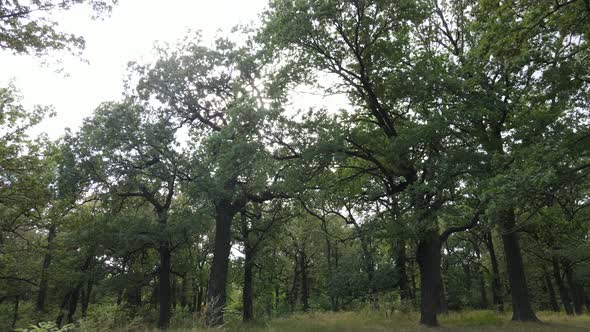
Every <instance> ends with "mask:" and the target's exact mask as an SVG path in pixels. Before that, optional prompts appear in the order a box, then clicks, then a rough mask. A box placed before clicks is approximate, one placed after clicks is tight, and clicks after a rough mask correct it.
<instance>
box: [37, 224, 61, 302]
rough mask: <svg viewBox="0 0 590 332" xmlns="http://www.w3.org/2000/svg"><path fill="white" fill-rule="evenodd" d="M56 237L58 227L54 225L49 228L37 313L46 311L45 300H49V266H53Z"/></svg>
mask: <svg viewBox="0 0 590 332" xmlns="http://www.w3.org/2000/svg"><path fill="white" fill-rule="evenodd" d="M55 235H56V227H55V225H52V226H51V227H50V228H49V233H48V234H47V252H46V253H45V256H44V257H43V266H42V269H41V278H40V280H39V291H38V293H37V301H36V303H35V311H36V312H43V311H45V300H46V299H47V286H48V283H49V266H50V265H51V257H52V255H51V254H52V253H51V251H52V249H53V239H54V238H55Z"/></svg>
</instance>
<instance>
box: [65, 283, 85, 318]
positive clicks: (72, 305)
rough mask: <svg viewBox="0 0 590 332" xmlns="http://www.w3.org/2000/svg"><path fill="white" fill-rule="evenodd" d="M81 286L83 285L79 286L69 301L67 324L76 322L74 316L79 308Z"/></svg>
mask: <svg viewBox="0 0 590 332" xmlns="http://www.w3.org/2000/svg"><path fill="white" fill-rule="evenodd" d="M81 286H82V285H81V284H79V285H78V287H76V288H75V289H74V290H73V291H72V293H71V295H70V299H69V301H68V317H67V320H66V324H71V323H73V322H74V315H75V314H76V309H77V308H78V300H79V298H80V288H81Z"/></svg>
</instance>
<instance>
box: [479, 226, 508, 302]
mask: <svg viewBox="0 0 590 332" xmlns="http://www.w3.org/2000/svg"><path fill="white" fill-rule="evenodd" d="M484 242H485V244H486V247H487V250H488V253H489V255H490V263H491V264H492V301H494V306H495V307H496V310H498V311H499V312H504V296H503V289H502V282H501V280H500V269H499V267H498V258H497V257H496V250H495V249H494V242H493V239H492V233H491V232H487V233H486V234H485V241H484Z"/></svg>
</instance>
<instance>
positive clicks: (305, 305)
mask: <svg viewBox="0 0 590 332" xmlns="http://www.w3.org/2000/svg"><path fill="white" fill-rule="evenodd" d="M299 259H300V261H299V262H300V266H299V267H300V270H301V304H302V309H303V311H308V310H309V277H308V275H307V256H306V255H305V251H303V250H301V253H300V255H299Z"/></svg>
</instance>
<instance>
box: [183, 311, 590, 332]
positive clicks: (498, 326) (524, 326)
mask: <svg viewBox="0 0 590 332" xmlns="http://www.w3.org/2000/svg"><path fill="white" fill-rule="evenodd" d="M538 316H539V319H541V321H542V323H517V322H511V321H510V316H509V315H508V314H506V315H500V314H496V313H495V312H493V311H465V312H454V313H450V314H448V315H441V316H440V318H439V322H440V324H441V327H440V328H437V329H429V328H426V327H422V326H419V325H418V323H417V322H418V314H417V313H408V314H403V313H396V314H393V315H385V314H382V313H375V312H363V311H361V312H338V313H329V312H325V313H324V312H313V313H307V314H297V315H294V316H290V317H288V318H277V319H273V320H270V321H263V322H254V323H250V324H243V323H239V322H233V323H230V324H227V325H226V326H225V327H224V328H222V329H209V330H208V329H202V328H201V329H198V328H192V329H177V330H174V331H175V332H189V331H236V332H253V331H262V332H303V331H305V332H308V331H309V332H336V331H344V332H346V331H350V332H352V331H355V332H356V331H359V332H369V331H371V332H373V331H375V332H378V331H407V332H418V331H437V332H439V331H459V332H470V331H508V332H510V331H514V332H516V331H523V332H526V331H535V332H537V331H538V332H550V331H551V332H553V331H555V332H570V331H571V332H581V331H590V315H588V314H586V315H583V316H577V317H568V316H566V315H565V314H559V313H552V312H540V313H538Z"/></svg>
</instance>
